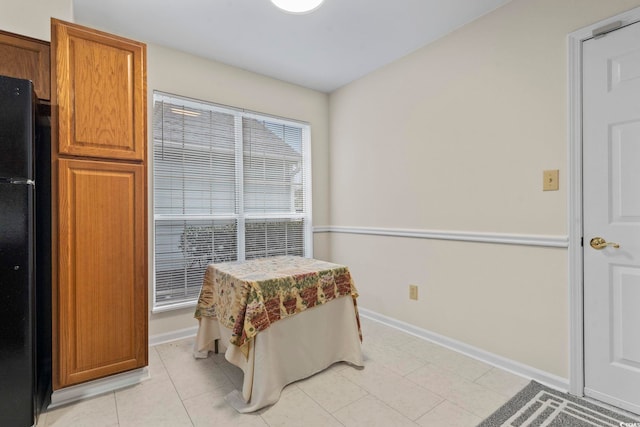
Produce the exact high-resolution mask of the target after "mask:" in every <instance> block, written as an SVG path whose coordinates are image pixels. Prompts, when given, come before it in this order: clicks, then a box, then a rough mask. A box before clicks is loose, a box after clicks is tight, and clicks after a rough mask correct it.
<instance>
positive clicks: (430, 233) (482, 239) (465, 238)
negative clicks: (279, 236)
mask: <svg viewBox="0 0 640 427" xmlns="http://www.w3.org/2000/svg"><path fill="white" fill-rule="evenodd" d="M313 232H314V233H343V234H364V235H369V236H387V237H409V238H416V239H430V240H454V241H460V242H475V243H497V244H504V245H520V246H542V247H549V248H568V247H569V238H568V236H565V235H559V236H553V235H537V234H515V233H488V232H476V231H453V230H419V229H402V228H377V227H348V226H338V225H331V226H318V227H314V228H313Z"/></svg>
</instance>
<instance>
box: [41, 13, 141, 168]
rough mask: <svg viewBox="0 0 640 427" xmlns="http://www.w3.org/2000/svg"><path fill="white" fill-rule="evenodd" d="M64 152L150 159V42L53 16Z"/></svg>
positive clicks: (55, 102)
mask: <svg viewBox="0 0 640 427" xmlns="http://www.w3.org/2000/svg"><path fill="white" fill-rule="evenodd" d="M51 34H52V35H51V49H52V52H53V55H52V60H53V65H52V67H53V68H52V83H53V87H54V93H53V95H54V99H53V100H52V104H53V105H54V107H55V108H57V122H58V150H59V154H63V155H70V156H83V157H95V158H104V159H116V160H138V161H143V160H144V159H145V155H146V153H145V151H146V150H145V145H146V141H145V139H146V130H145V129H146V123H144V121H145V120H146V108H147V107H146V104H147V100H146V64H145V61H146V45H145V44H144V43H140V42H137V41H133V40H129V39H125V38H122V37H118V36H114V35H112V34H107V33H103V32H100V31H96V30H93V29H90V28H87V27H83V26H80V25H76V24H70V23H67V22H63V21H59V20H56V19H52V21H51Z"/></svg>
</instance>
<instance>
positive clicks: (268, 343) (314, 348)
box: [194, 297, 363, 412]
mask: <svg viewBox="0 0 640 427" xmlns="http://www.w3.org/2000/svg"><path fill="white" fill-rule="evenodd" d="M230 338H231V330H229V329H227V328H225V327H223V326H222V325H219V323H218V321H217V320H216V319H211V318H202V319H200V327H199V328H198V335H197V337H196V342H195V348H194V356H195V357H196V358H205V357H207V356H208V353H209V351H213V348H214V341H215V339H221V341H222V342H223V343H229V339H230ZM225 358H226V359H227V360H228V361H229V362H230V363H232V364H234V365H235V366H237V367H239V368H240V369H242V371H243V372H244V384H243V386H242V392H239V391H237V390H236V391H233V392H232V393H230V394H229V395H227V397H226V400H227V402H229V404H230V405H231V406H233V407H234V408H235V409H236V410H237V411H238V412H253V411H256V410H258V409H260V408H263V407H265V406H268V405H272V404H274V403H276V402H277V401H278V399H279V398H280V393H281V391H282V389H283V388H284V387H285V386H286V385H287V384H289V383H292V382H294V381H298V380H300V379H303V378H306V377H309V376H311V375H313V374H315V373H317V372H320V371H322V370H324V369H326V368H327V367H329V366H330V365H332V364H333V363H336V362H341V361H344V362H349V363H351V364H353V365H355V366H363V363H362V350H361V347H360V338H359V333H358V325H357V322H356V317H355V311H354V307H353V300H352V299H351V297H342V298H338V299H336V300H333V301H330V302H329V303H327V304H323V305H320V306H316V307H313V308H310V309H308V310H305V311H304V312H302V313H298V314H296V315H295V316H291V317H287V318H285V319H282V320H279V321H277V322H275V323H274V324H273V325H271V326H270V327H269V328H267V329H266V330H264V331H262V332H260V333H259V334H258V335H257V336H256V337H255V338H254V340H253V342H251V344H250V348H249V355H248V357H245V355H244V354H242V352H241V351H240V350H239V348H238V347H237V346H235V345H232V344H228V345H227V351H226V352H225Z"/></svg>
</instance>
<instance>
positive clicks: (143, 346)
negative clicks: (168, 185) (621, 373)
mask: <svg viewBox="0 0 640 427" xmlns="http://www.w3.org/2000/svg"><path fill="white" fill-rule="evenodd" d="M58 179H59V181H58V197H59V199H58V203H59V205H58V206H59V207H58V223H59V231H58V232H59V235H58V254H59V255H58V263H59V264H58V279H59V280H58V307H57V310H58V327H59V332H58V346H59V347H58V352H59V353H58V359H57V360H58V368H59V369H58V374H59V375H58V378H57V379H58V381H59V382H60V384H58V385H59V386H61V387H64V386H67V385H71V384H76V383H79V382H83V381H87V380H91V379H96V378H100V377H104V376H107V375H111V374H114V373H118V372H123V371H126V370H130V369H134V368H140V367H143V366H146V364H147V351H148V350H147V281H146V273H147V266H146V262H147V261H146V212H145V206H146V205H145V198H146V195H145V184H144V183H145V168H144V166H143V165H137V164H126V163H115V162H99V161H86V160H65V159H60V160H58Z"/></svg>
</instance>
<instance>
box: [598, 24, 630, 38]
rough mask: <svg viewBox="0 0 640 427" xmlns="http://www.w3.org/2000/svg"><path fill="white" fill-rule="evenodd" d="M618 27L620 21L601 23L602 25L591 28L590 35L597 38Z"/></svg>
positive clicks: (620, 25)
mask: <svg viewBox="0 0 640 427" xmlns="http://www.w3.org/2000/svg"><path fill="white" fill-rule="evenodd" d="M620 27H622V21H614V22H612V23H610V24H607V25H603V26H602V27H599V28H596V29H595V30H593V32H592V33H591V35H592V36H593V38H596V39H597V38H600V37H604V36H606V35H607V34H608V33H610V32H611V31H614V30H617V29H618V28H620Z"/></svg>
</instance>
